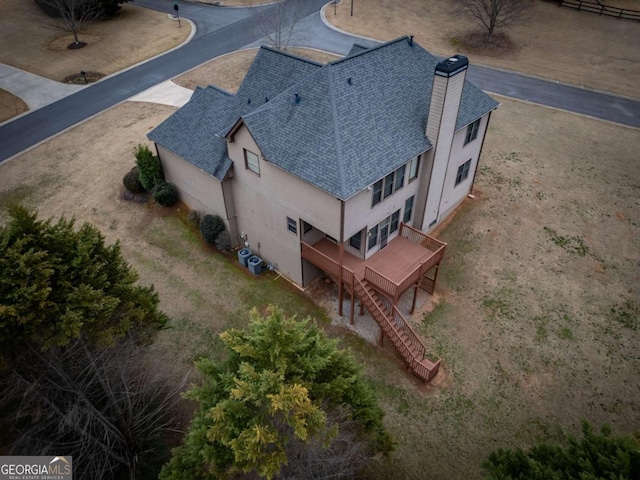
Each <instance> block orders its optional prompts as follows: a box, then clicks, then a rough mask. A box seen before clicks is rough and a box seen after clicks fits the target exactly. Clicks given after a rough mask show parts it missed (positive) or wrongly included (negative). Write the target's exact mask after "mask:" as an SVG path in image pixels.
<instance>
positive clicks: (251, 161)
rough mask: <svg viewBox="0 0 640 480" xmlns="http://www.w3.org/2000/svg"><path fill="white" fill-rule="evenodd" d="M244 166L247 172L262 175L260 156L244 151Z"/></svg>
mask: <svg viewBox="0 0 640 480" xmlns="http://www.w3.org/2000/svg"><path fill="white" fill-rule="evenodd" d="M244 166H245V168H246V169H247V170H251V171H252V172H253V173H255V174H257V175H260V161H259V160H258V155H256V154H255V153H253V152H250V151H249V150H245V151H244Z"/></svg>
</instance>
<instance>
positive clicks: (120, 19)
mask: <svg viewBox="0 0 640 480" xmlns="http://www.w3.org/2000/svg"><path fill="white" fill-rule="evenodd" d="M2 7H3V9H2V13H3V15H2V16H0V63H5V64H7V65H11V66H13V67H16V68H21V69H22V70H26V71H28V72H31V73H35V74H37V75H41V76H43V77H47V78H50V79H52V80H56V81H62V79H63V78H65V77H66V76H68V75H71V74H77V73H79V72H80V71H81V70H85V71H87V72H100V73H103V74H105V75H109V74H111V73H115V72H117V71H119V70H122V69H124V68H126V67H129V66H131V65H135V64H136V63H139V62H141V61H143V60H146V59H148V58H150V57H153V56H155V55H158V54H160V53H162V52H165V51H167V50H169V49H171V48H173V47H175V46H177V45H180V44H181V43H182V42H184V41H185V40H186V38H187V37H188V36H189V34H190V33H191V27H190V25H189V23H188V22H182V27H181V28H178V23H177V22H175V21H173V20H171V19H169V18H168V16H167V15H166V14H164V13H161V12H156V11H153V10H149V9H146V8H140V7H136V6H135V4H125V5H123V7H122V10H121V11H120V14H119V15H118V16H117V17H115V18H113V19H111V20H107V21H101V22H95V23H92V24H90V25H89V26H88V27H87V28H86V29H85V30H83V31H81V32H80V34H79V39H80V41H83V42H86V43H87V44H88V45H87V46H86V47H84V48H82V49H80V50H68V49H67V45H68V44H70V43H72V41H73V36H72V35H71V34H69V33H66V32H63V31H61V30H58V29H56V28H53V27H52V26H51V25H52V23H51V19H49V17H47V16H46V15H45V14H44V13H43V12H42V11H41V10H40V8H39V7H38V6H37V5H36V3H35V2H34V1H33V0H3V2H2Z"/></svg>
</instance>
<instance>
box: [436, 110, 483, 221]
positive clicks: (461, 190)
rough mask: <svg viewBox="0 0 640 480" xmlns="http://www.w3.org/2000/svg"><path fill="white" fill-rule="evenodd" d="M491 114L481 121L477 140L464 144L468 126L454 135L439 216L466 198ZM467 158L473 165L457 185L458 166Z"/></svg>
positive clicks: (446, 213)
mask: <svg viewBox="0 0 640 480" xmlns="http://www.w3.org/2000/svg"><path fill="white" fill-rule="evenodd" d="M488 118H489V115H488V114H487V115H485V116H484V117H483V118H482V119H481V121H480V127H479V129H478V136H477V137H476V139H475V140H472V141H471V142H469V143H468V144H466V145H464V140H465V137H466V135H467V128H466V127H465V128H462V129H460V130H459V131H457V132H456V133H455V135H454V136H453V147H452V149H451V158H450V160H449V166H448V169H447V174H446V177H445V180H444V186H443V189H442V200H441V202H440V214H439V218H440V219H443V218H444V217H446V216H447V215H448V214H449V213H450V212H451V210H452V209H454V208H455V207H456V206H457V205H458V204H459V203H460V202H461V201H462V200H464V199H465V198H466V197H467V195H468V194H469V191H470V190H471V185H472V182H473V174H474V172H475V171H476V166H477V165H478V157H479V156H480V148H481V147H482V139H483V138H484V134H485V132H486V129H487V120H488ZM467 160H471V166H470V168H469V176H468V177H467V178H466V180H463V181H462V182H460V184H458V185H456V184H455V183H456V175H457V173H458V167H459V166H460V165H462V164H464V163H465V162H466V161H467Z"/></svg>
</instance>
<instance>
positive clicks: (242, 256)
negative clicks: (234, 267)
mask: <svg viewBox="0 0 640 480" xmlns="http://www.w3.org/2000/svg"><path fill="white" fill-rule="evenodd" d="M251 255H253V253H251V250H249V249H248V248H243V249H241V250H240V251H239V252H238V261H239V262H240V263H241V264H242V266H243V267H246V266H247V261H248V260H249V257H251Z"/></svg>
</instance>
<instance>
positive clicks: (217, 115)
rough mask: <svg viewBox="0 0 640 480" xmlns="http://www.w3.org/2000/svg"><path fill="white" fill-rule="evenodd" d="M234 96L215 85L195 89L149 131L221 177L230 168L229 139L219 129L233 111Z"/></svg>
mask: <svg viewBox="0 0 640 480" xmlns="http://www.w3.org/2000/svg"><path fill="white" fill-rule="evenodd" d="M234 101H235V98H234V95H233V94H231V93H229V92H227V91H224V90H221V89H219V88H216V87H206V88H202V89H199V90H196V91H195V92H194V93H193V95H192V96H191V100H189V102H187V104H186V105H185V106H183V107H182V108H181V109H179V110H178V111H177V112H176V113H174V114H173V115H171V116H170V117H169V118H167V119H166V120H165V121H164V122H162V123H161V124H160V125H158V126H157V127H156V128H155V129H153V130H152V131H151V132H149V133H148V134H147V137H149V139H151V140H153V141H154V142H156V143H158V144H160V145H162V146H163V147H165V148H166V149H168V150H170V151H172V152H173V153H175V154H176V155H179V156H180V157H182V158H184V159H185V160H187V161H189V162H191V163H193V164H194V165H195V166H196V167H198V168H200V169H202V170H204V171H205V172H207V173H209V174H211V175H213V176H214V177H216V178H217V179H218V180H222V179H223V178H224V176H225V175H226V173H227V171H228V170H229V168H230V167H231V160H230V159H229V157H228V156H227V142H226V141H225V140H224V139H223V138H220V137H218V136H216V132H218V131H219V130H220V129H221V128H222V127H223V126H224V124H225V123H226V122H228V118H230V117H231V116H232V115H233V112H234V103H235V102H234Z"/></svg>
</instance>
